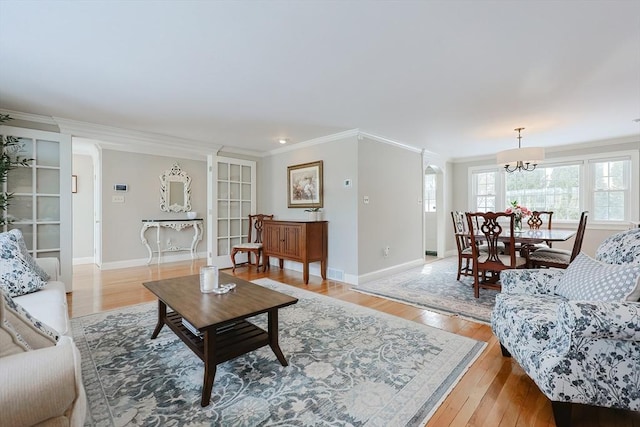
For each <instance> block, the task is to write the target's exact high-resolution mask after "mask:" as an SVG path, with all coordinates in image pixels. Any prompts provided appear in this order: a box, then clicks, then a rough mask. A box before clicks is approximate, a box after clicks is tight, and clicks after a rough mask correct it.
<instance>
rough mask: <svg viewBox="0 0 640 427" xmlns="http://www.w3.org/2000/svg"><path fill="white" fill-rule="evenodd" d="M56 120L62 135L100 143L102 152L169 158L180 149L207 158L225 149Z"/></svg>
mask: <svg viewBox="0 0 640 427" xmlns="http://www.w3.org/2000/svg"><path fill="white" fill-rule="evenodd" d="M53 119H54V120H55V122H56V123H57V124H58V127H60V132H62V133H67V134H70V135H73V136H78V137H84V138H90V139H93V140H97V141H99V144H100V146H101V147H102V148H107V149H113V150H119V151H129V152H142V153H147V154H161V153H168V154H166V155H169V156H175V155H176V149H178V151H181V152H182V153H183V154H185V155H190V156H196V157H198V158H202V157H205V158H206V156H207V154H211V153H216V152H218V151H219V150H220V148H221V147H222V146H221V145H217V144H210V143H205V142H202V141H196V140H192V139H186V138H180V137H175V136H169V135H163V134H157V133H152V132H141V131H135V130H130V129H122V128H117V127H113V126H106V125H98V124H94V123H87V122H81V121H78V120H71V119H65V118H62V117H53ZM161 155H163V154H161Z"/></svg>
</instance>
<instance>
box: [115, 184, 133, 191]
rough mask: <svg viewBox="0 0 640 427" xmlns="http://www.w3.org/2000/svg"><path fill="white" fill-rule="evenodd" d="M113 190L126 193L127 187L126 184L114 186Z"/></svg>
mask: <svg viewBox="0 0 640 427" xmlns="http://www.w3.org/2000/svg"><path fill="white" fill-rule="evenodd" d="M113 189H114V190H115V191H128V190H129V186H128V185H127V184H114V186H113Z"/></svg>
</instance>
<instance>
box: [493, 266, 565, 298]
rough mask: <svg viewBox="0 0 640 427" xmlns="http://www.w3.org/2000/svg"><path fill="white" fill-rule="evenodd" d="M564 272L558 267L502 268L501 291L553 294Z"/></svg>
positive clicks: (506, 292) (507, 292) (505, 292)
mask: <svg viewBox="0 0 640 427" xmlns="http://www.w3.org/2000/svg"><path fill="white" fill-rule="evenodd" d="M563 274H564V270H560V269H557V268H545V269H518V270H502V271H501V272H500V283H501V285H502V290H501V292H502V293H504V294H532V295H535V294H538V295H551V294H553V293H554V291H555V289H556V286H558V282H559V281H560V278H561V277H562V275H563Z"/></svg>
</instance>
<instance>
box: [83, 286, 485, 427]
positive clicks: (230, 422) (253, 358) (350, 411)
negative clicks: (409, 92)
mask: <svg viewBox="0 0 640 427" xmlns="http://www.w3.org/2000/svg"><path fill="white" fill-rule="evenodd" d="M256 283H259V284H261V285H262V286H265V287H269V288H271V289H275V290H277V291H279V292H284V293H287V294H289V295H292V296H294V297H296V298H298V300H299V301H298V303H297V304H294V305H292V306H289V307H286V308H284V309H282V310H280V311H279V312H278V317H279V342H280V347H281V349H282V351H283V353H284V355H285V357H286V359H287V361H288V363H289V366H282V365H280V363H279V362H278V360H277V359H276V356H275V355H274V354H273V352H272V351H271V349H270V348H269V347H268V346H266V347H262V348H260V349H258V350H255V351H252V352H249V353H247V354H245V355H242V356H239V357H237V358H235V359H232V360H229V361H227V362H224V363H221V364H219V365H218V366H217V372H216V376H215V381H214V383H213V391H212V395H211V404H210V405H209V406H207V407H205V408H202V407H201V406H200V398H201V390H202V382H203V369H204V367H203V363H202V361H201V360H200V359H199V358H198V357H197V356H196V355H195V354H193V353H192V352H191V351H190V350H189V349H188V348H187V347H186V346H185V345H184V343H182V341H181V340H180V339H179V338H178V337H177V336H176V335H175V334H174V333H173V332H171V331H170V330H169V328H167V327H166V326H165V327H164V328H163V330H162V331H161V332H160V334H159V335H158V337H157V338H156V339H153V340H151V339H150V335H151V332H152V331H153V329H154V326H155V324H156V321H157V310H158V309H157V304H153V303H149V304H143V305H139V306H134V307H128V308H125V309H122V310H118V311H114V312H107V313H100V314H96V315H91V316H87V317H81V318H75V319H72V320H71V323H72V326H73V336H74V341H75V343H76V345H77V346H78V348H79V349H80V352H81V354H82V369H83V372H82V376H83V381H84V385H85V389H86V391H87V396H88V400H89V414H88V419H87V425H91V426H97V427H100V426H114V425H116V426H120V425H122V426H124V425H127V426H136V425H145V426H147V425H157V426H160V425H161V426H165V425H166V426H247V427H257V426H314V427H315V426H318V427H319V426H340V427H346V426H370V427H373V426H405V425H406V426H423V425H424V424H425V420H426V419H427V418H428V417H429V415H430V414H432V413H433V411H434V410H435V408H437V406H438V405H439V402H441V401H442V399H444V397H445V396H446V395H447V394H448V391H449V390H451V388H452V387H453V385H455V383H456V382H457V381H458V379H459V378H460V377H461V376H462V375H463V373H464V372H465V371H466V369H467V368H468V367H469V365H470V364H471V363H472V362H473V360H475V358H476V357H477V356H478V355H479V354H480V353H481V352H482V349H483V348H484V347H485V346H486V343H484V342H479V341H475V340H472V339H469V338H466V337H462V336H458V335H455V334H452V333H448V332H445V331H441V330H438V329H435V328H431V327H427V326H424V325H421V324H418V323H416V322H411V321H408V320H405V319H401V318H398V317H395V316H391V315H388V314H385V313H381V312H379V311H375V310H372V309H368V308H365V307H360V306H357V305H354V304H351V303H347V302H344V301H339V300H336V299H333V298H329V297H326V296H322V295H317V294H314V293H311V292H308V291H305V290H302V289H298V288H295V287H291V286H287V285H284V284H281V283H278V282H275V281H273V280H269V279H260V280H257V281H256ZM249 320H250V321H251V322H252V323H255V324H256V325H258V326H260V327H262V328H266V324H267V319H266V314H264V315H260V316H256V317H254V318H251V319H249Z"/></svg>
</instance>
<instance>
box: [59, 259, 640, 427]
mask: <svg viewBox="0 0 640 427" xmlns="http://www.w3.org/2000/svg"><path fill="white" fill-rule="evenodd" d="M203 264H204V261H203V260H196V261H185V262H178V263H169V264H160V265H158V264H152V265H150V266H148V267H134V268H127V269H120V270H108V271H100V270H99V269H98V268H96V267H95V266H93V265H79V266H75V267H74V272H73V285H74V291H73V293H72V294H69V295H68V301H69V314H70V315H71V317H79V316H84V315H88V314H92V313H97V312H101V311H105V310H112V309H115V308H118V307H124V306H127V305H134V304H139V303H143V302H149V301H155V298H154V296H153V295H152V294H151V293H150V292H149V291H147V290H146V288H144V287H143V286H142V283H143V282H147V281H151V280H157V279H163V278H170V277H179V276H186V275H190V274H198V269H199V267H200V266H201V265H203ZM224 271H225V272H226V273H229V274H232V273H231V270H230V269H229V270H224ZM235 275H236V276H237V277H240V278H242V279H245V280H249V281H250V280H255V279H258V278H262V277H268V278H270V279H273V280H277V281H279V282H282V283H286V284H288V285H291V286H295V287H299V288H302V289H306V290H309V291H312V292H316V293H319V294H323V295H327V296H330V297H332V298H337V299H340V300H344V301H349V302H352V303H354V304H359V305H362V306H365V307H370V308H373V309H376V310H380V311H382V312H386V313H389V314H393V315H395V316H398V317H402V318H405V319H409V320H411V321H414V322H418V323H422V324H425V325H429V326H433V327H436V328H439V329H443V330H446V331H449V332H453V333H455V334H459V335H464V336H467V337H470V338H474V339H477V340H481V341H486V342H488V346H487V348H486V349H485V350H484V352H483V354H482V355H481V356H480V357H479V358H478V359H477V360H476V362H475V363H474V364H473V365H472V366H471V368H470V369H469V371H468V372H467V373H466V374H465V375H464V377H463V378H462V379H461V380H460V382H459V383H458V384H457V385H456V387H455V388H454V389H453V391H452V392H451V394H450V395H449V396H448V397H447V398H446V400H445V401H444V402H443V404H442V405H441V406H440V408H439V409H438V410H437V411H436V413H435V414H434V415H433V417H432V418H431V420H430V421H429V422H428V423H427V426H428V427H440V426H492V427H493V426H504V427H509V426H532V427H543V426H554V425H555V423H554V421H553V415H552V412H551V404H550V403H549V401H548V400H547V399H546V398H545V397H544V395H543V394H542V393H541V392H540V391H539V390H538V388H537V386H536V385H535V384H534V383H533V381H531V380H530V379H529V377H527V376H526V374H525V373H524V371H523V370H522V369H521V368H520V366H518V364H517V363H516V362H515V361H513V360H512V359H509V358H504V357H502V355H501V353H500V346H499V344H498V342H497V339H496V338H495V337H494V336H493V334H492V332H491V328H490V327H489V326H487V325H484V324H479V323H475V322H470V321H466V320H462V319H459V318H456V317H451V316H446V315H442V314H438V313H434V312H430V311H427V310H422V309H419V308H416V307H412V306H409V305H405V304H401V303H397V302H393V301H389V300H386V299H383V298H377V297H373V296H368V295H363V294H361V293H358V292H354V291H352V290H350V287H349V285H346V284H343V283H340V282H334V281H330V280H322V279H321V278H319V277H316V276H311V278H310V280H309V284H308V285H305V284H304V283H303V281H302V273H298V272H295V271H291V270H280V269H278V268H277V267H272V268H271V269H270V271H268V272H267V273H257V272H256V270H255V267H251V268H247V267H239V268H237V269H236V272H235ZM573 412H574V413H573V425H574V426H579V427H592V426H593V427H595V426H603V427H608V426H611V427H613V426H616V427H626V426H636V427H640V414H639V413H637V412H630V411H621V410H612V409H603V408H591V407H578V408H575V409H574V411H573Z"/></svg>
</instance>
